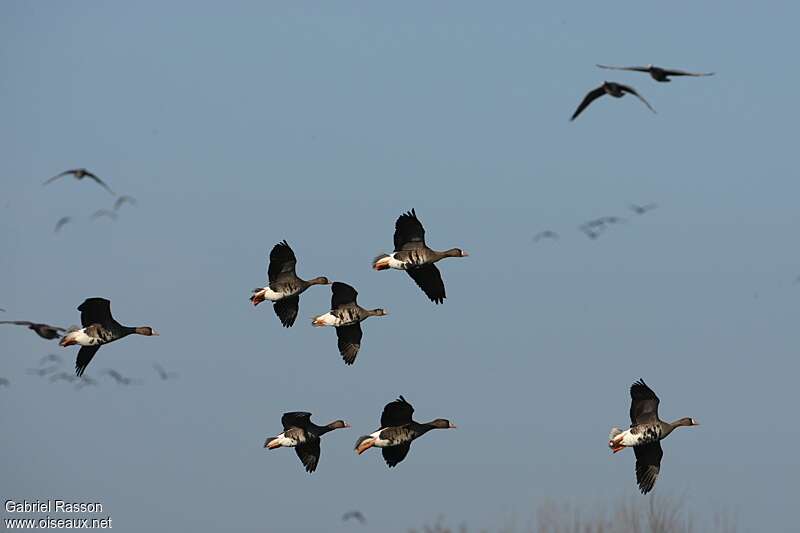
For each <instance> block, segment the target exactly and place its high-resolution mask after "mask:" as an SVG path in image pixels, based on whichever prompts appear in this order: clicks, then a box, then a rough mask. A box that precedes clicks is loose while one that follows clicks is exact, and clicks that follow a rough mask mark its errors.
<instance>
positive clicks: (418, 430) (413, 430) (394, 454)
mask: <svg viewBox="0 0 800 533" xmlns="http://www.w3.org/2000/svg"><path fill="white" fill-rule="evenodd" d="M413 414H414V408H413V407H411V404H410V403H408V402H407V401H406V399H405V398H403V397H402V396H400V398H398V399H397V400H395V401H393V402H390V403H387V404H386V406H385V407H384V408H383V414H381V429H379V430H378V431H376V432H374V433H371V434H369V435H364V436H362V437H359V439H358V440H357V441H356V448H355V449H356V453H358V454H359V455H361V454H362V453H364V452H365V451H367V450H368V449H370V448H372V447H373V446H376V447H378V448H381V452H382V453H383V459H384V461H386V464H387V465H389V468H391V467H393V466H396V465H397V463H399V462H400V461H402V460H403V459H405V458H406V455H408V451H409V450H410V449H411V442H413V441H414V439H417V438H419V437H421V436H423V435H424V434H425V433H427V432H428V431H430V430H432V429H450V428H455V427H456V426H455V425H453V424H452V423H450V421H449V420H446V419H444V418H437V419H436V420H432V421H430V422H427V423H425V424H420V423H419V422H415V421H414V420H412V419H411V416H412V415H413Z"/></svg>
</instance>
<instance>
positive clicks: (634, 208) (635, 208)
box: [629, 204, 658, 215]
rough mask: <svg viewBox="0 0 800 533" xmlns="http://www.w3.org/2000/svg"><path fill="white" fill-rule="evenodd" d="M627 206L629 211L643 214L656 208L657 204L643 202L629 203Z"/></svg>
mask: <svg viewBox="0 0 800 533" xmlns="http://www.w3.org/2000/svg"><path fill="white" fill-rule="evenodd" d="M629 207H630V209H631V211H633V212H634V213H636V214H637V215H644V214H645V213H647V212H648V211H652V210H653V209H656V208H657V207H658V204H645V205H636V204H631V205H630V206H629Z"/></svg>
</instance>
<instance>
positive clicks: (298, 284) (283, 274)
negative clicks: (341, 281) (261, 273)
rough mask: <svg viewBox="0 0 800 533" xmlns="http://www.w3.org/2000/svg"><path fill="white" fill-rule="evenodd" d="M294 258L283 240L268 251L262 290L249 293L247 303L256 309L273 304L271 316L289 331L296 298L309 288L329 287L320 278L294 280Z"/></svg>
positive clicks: (295, 277)
mask: <svg viewBox="0 0 800 533" xmlns="http://www.w3.org/2000/svg"><path fill="white" fill-rule="evenodd" d="M295 265H297V258H296V257H295V255H294V252H293V251H292V249H291V247H289V243H287V242H286V241H285V240H283V241H281V242H279V243H278V244H276V245H275V246H273V247H272V251H271V252H270V253H269V267H267V278H268V280H269V283H268V284H267V286H266V287H263V288H258V289H253V294H252V296H250V301H251V302H252V303H253V305H258V304H260V303H261V302H263V301H264V300H269V301H270V302H273V308H274V309H275V314H276V315H278V318H279V319H280V321H281V324H283V327H286V328H290V327H292V325H293V324H294V321H295V319H296V318H297V312H298V306H299V304H300V294H302V293H303V291H305V290H306V289H307V288H309V287H311V286H312V285H329V284H330V281H328V278H326V277H324V276H319V277H316V278H314V279H310V280H308V281H306V280H304V279H300V278H298V277H297V273H296V272H295Z"/></svg>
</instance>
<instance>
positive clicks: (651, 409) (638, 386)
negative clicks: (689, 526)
mask: <svg viewBox="0 0 800 533" xmlns="http://www.w3.org/2000/svg"><path fill="white" fill-rule="evenodd" d="M630 392H631V410H630V415H631V427H630V429H626V430H625V431H622V430H621V429H619V428H617V427H614V428H611V433H610V435H609V437H608V447H609V448H611V451H612V452H614V453H617V452H618V451H620V450H622V449H624V448H627V447H633V452H634V454H635V455H636V482H637V483H638V485H639V490H640V491H641V492H642V494H647V493H648V492H650V491H651V490H653V486H654V485H655V484H656V478H657V477H658V473H659V471H660V470H661V458H662V457H663V456H664V452H663V451H662V450H661V441H662V440H663V439H665V438H667V435H669V434H670V433H672V431H673V430H674V429H675V428H679V427H682V426H697V425H699V423H698V422H697V421H696V420H695V419H694V418H680V419H678V420H676V421H675V422H664V421H663V420H661V419H660V418H659V417H658V404H659V399H658V396H656V393H655V392H653V391H652V389H651V388H650V387H648V386H647V385H646V384H645V382H644V380H641V379H640V380H639V381H637V382H635V383H634V384H633V385H631V391H630Z"/></svg>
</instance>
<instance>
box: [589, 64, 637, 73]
mask: <svg viewBox="0 0 800 533" xmlns="http://www.w3.org/2000/svg"><path fill="white" fill-rule="evenodd" d="M597 66H598V67H600V68H604V69H608V70H632V71H634V72H650V69H649V68H647V67H612V66H610V65H600V64H598V65H597Z"/></svg>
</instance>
